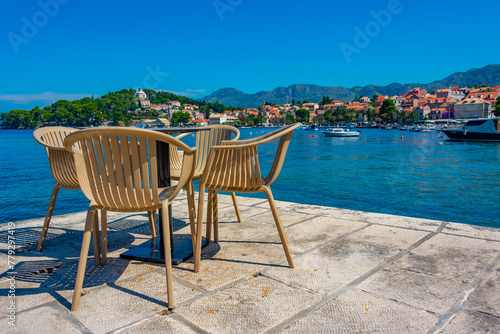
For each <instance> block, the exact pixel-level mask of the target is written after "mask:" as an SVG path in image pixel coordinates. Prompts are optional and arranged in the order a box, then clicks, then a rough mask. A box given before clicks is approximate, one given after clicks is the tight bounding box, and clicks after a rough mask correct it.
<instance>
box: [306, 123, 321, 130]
mask: <svg viewBox="0 0 500 334" xmlns="http://www.w3.org/2000/svg"><path fill="white" fill-rule="evenodd" d="M304 130H306V131H319V125H316V124H311V125H309V126H308V127H305V128H304Z"/></svg>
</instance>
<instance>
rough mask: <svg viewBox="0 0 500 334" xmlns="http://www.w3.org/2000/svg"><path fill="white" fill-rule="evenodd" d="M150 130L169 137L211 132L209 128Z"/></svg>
mask: <svg viewBox="0 0 500 334" xmlns="http://www.w3.org/2000/svg"><path fill="white" fill-rule="evenodd" d="M148 130H153V131H158V132H162V133H165V134H167V135H171V134H176V133H190V132H198V131H206V130H210V128H207V127H199V128H149V129H148Z"/></svg>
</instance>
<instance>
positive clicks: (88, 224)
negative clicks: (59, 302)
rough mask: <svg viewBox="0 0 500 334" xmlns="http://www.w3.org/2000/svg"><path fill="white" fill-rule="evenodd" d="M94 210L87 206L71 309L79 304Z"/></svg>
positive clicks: (75, 308)
mask: <svg viewBox="0 0 500 334" xmlns="http://www.w3.org/2000/svg"><path fill="white" fill-rule="evenodd" d="M96 211H97V209H96V208H95V207H94V206H89V209H88V211H87V221H86V222H85V229H84V231H83V240H82V249H81V250H80V262H79V263H78V271H77V273H76V282H75V290H74V292H73V301H72V302H71V311H76V310H78V306H79V304H80V297H81V295H82V287H83V279H84V277H85V267H86V266H87V257H88V255H89V247H90V238H91V233H92V227H93V225H94V219H95V212H96Z"/></svg>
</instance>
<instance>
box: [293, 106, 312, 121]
mask: <svg viewBox="0 0 500 334" xmlns="http://www.w3.org/2000/svg"><path fill="white" fill-rule="evenodd" d="M310 116H311V115H310V113H309V110H307V109H299V110H297V111H296V112H295V117H296V118H297V122H302V123H308V122H309V117H310Z"/></svg>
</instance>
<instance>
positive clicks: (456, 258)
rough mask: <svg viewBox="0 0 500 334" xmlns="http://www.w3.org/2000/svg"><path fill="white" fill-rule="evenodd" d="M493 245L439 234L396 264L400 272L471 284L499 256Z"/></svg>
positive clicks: (491, 242) (483, 241)
mask: <svg viewBox="0 0 500 334" xmlns="http://www.w3.org/2000/svg"><path fill="white" fill-rule="evenodd" d="M499 251H500V244H499V243H498V242H495V241H488V240H478V239H473V238H468V237H462V236H455V235H445V234H439V235H436V236H434V237H433V238H432V239H430V240H428V241H426V242H424V243H423V244H422V245H420V246H419V247H417V248H415V249H414V250H412V251H411V252H410V253H409V254H407V255H405V256H403V257H402V258H401V259H399V260H398V261H396V263H395V265H396V266H397V267H399V268H402V269H407V270H412V271H417V272H421V273H427V274H430V275H436V276H439V277H443V278H447V279H449V280H451V281H454V282H464V283H470V282H472V281H473V280H474V278H475V277H477V276H478V275H479V274H480V273H481V271H482V270H484V268H485V267H486V266H487V265H488V264H489V263H490V262H491V261H492V260H493V259H494V258H495V257H496V256H497V255H498V252H499Z"/></svg>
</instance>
